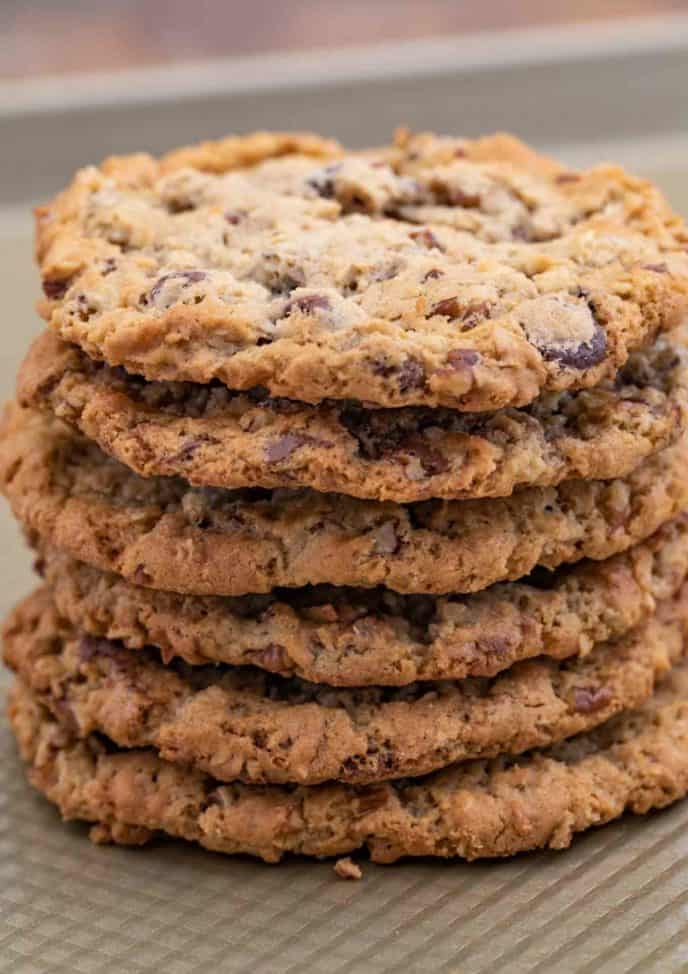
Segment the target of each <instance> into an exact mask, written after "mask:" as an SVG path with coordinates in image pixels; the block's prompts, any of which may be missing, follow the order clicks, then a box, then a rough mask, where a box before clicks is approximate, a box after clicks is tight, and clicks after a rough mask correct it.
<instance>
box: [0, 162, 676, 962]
mask: <svg viewBox="0 0 688 974" xmlns="http://www.w3.org/2000/svg"><path fill="white" fill-rule="evenodd" d="M687 168H688V159H687ZM664 185H665V187H666V189H667V191H668V192H669V193H670V195H671V197H672V200H673V202H674V204H675V205H677V206H682V208H683V209H684V211H688V205H686V204H688V198H683V197H684V196H685V197H688V194H687V193H686V190H685V186H686V181H685V180H684V179H683V177H682V176H681V177H680V178H678V177H677V176H676V175H674V176H672V177H671V179H669V177H666V179H665V180H664ZM0 278H1V283H2V290H3V295H4V300H5V305H4V315H5V318H4V332H3V340H2V342H1V343H0V394H1V395H2V398H6V397H7V396H8V395H9V394H10V393H11V389H12V386H13V377H14V373H15V371H16V368H17V365H18V363H19V361H20V359H21V356H22V354H23V351H24V350H25V348H26V346H27V344H28V341H29V339H30V336H31V335H32V334H33V333H35V332H36V331H38V329H39V324H38V322H37V320H36V318H35V316H34V315H33V313H32V310H31V307H32V303H33V296H34V295H35V293H36V282H35V280H34V274H33V271H32V269H31V256H30V237H29V223H28V219H27V218H26V216H25V215H23V214H21V213H20V214H19V215H17V214H16V213H11V212H6V213H2V212H1V211H0ZM31 584H32V582H31V575H30V557H29V555H28V553H27V552H26V551H25V550H24V549H23V546H22V544H21V539H20V535H19V532H18V530H17V528H16V526H15V525H14V524H13V522H12V521H11V519H10V517H9V515H8V514H7V511H6V510H5V509H3V511H2V514H1V515H0V611H1V612H2V613H3V614H4V613H5V612H6V611H7V609H8V608H9V607H10V605H11V604H12V603H13V602H14V601H15V600H16V599H17V598H18V597H20V595H22V594H23V593H25V592H27V591H28V590H29V588H30V586H31ZM6 682H7V677H6V675H5V676H3V675H1V674H0V693H1V692H2V687H3V685H4V684H6ZM163 971H164V972H165V974H187V972H188V974H190V972H195V971H204V972H205V971H212V972H214V971H218V972H246V974H249V972H251V974H263V972H265V974H287V972H290V974H292V972H293V974H296V972H299V974H319V972H322V974H337V972H345V971H346V972H361V974H363V972H366V974H368V972H369V974H382V972H392V971H394V972H398V971H404V972H416V971H418V972H421V971H423V972H440V971H442V972H447V974H497V972H503V971H508V972H509V974H536V972H537V974H551V972H560V971H561V972H565V974H593V972H594V974H631V972H633V974H654V972H657V974H660V972H661V974H678V972H680V971H688V802H684V803H683V804H680V805H678V806H676V807H674V808H672V809H669V810H667V811H665V812H662V813H659V814H656V815H653V816H651V817H649V818H648V819H645V820H638V819H633V818H628V819H626V820H624V821H622V822H620V823H617V824H615V825H612V826H609V827H607V828H604V829H601V830H598V831H596V832H592V833H589V834H586V835H584V836H581V837H580V838H579V839H578V841H577V842H576V843H575V845H574V847H573V848H572V849H571V850H569V851H568V852H565V853H545V854H537V855H530V856H520V857H518V858H516V859H513V860H511V861H509V862H505V863H487V864H485V863H474V864H470V865H469V864H463V863H433V862H406V863H401V864H398V865H396V866H391V867H390V866H388V867H376V866H372V865H364V878H363V880H362V881H361V882H358V883H353V882H344V881H342V880H340V879H338V878H337V877H336V876H335V874H334V872H333V870H332V864H331V863H310V862H306V861H300V860H291V861H288V862H285V863H283V864H282V865H281V866H279V867H275V866H266V865H263V864H261V863H256V862H253V861H251V860H248V859H239V858H234V859H230V858H224V857H221V856H215V855H211V854H210V853H205V852H203V851H201V850H200V849H194V848H186V847H184V846H183V845H181V844H179V843H177V844H175V843H160V844H158V845H155V846H152V847H149V848H147V849H142V850H127V849H113V848H104V849H103V848H95V847H93V846H91V845H90V844H89V842H88V841H87V838H86V828H85V827H83V826H81V825H75V824H70V825H63V824H62V823H61V822H60V820H59V817H58V815H57V814H56V812H55V811H54V810H53V809H52V808H51V807H50V806H49V805H48V804H47V803H46V802H45V801H43V800H42V799H41V798H40V797H39V796H38V795H35V794H34V793H33V792H32V791H31V790H30V788H29V787H28V786H27V784H26V783H25V780H24V776H23V772H22V769H21V766H20V764H19V762H18V760H17V758H16V755H15V750H14V746H13V743H12V740H11V737H10V734H9V731H8V730H7V728H6V725H5V724H4V722H0V974H48V972H56V974H57V972H62V974H75V972H84V974H158V972H163Z"/></svg>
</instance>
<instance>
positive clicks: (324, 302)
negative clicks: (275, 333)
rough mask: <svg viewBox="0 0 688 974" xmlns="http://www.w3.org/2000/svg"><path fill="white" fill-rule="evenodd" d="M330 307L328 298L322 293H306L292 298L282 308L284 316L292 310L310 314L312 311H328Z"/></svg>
mask: <svg viewBox="0 0 688 974" xmlns="http://www.w3.org/2000/svg"><path fill="white" fill-rule="evenodd" d="M331 308H332V305H331V304H330V300H329V298H327V297H325V295H324V294H306V295H304V296H303V297H300V298H294V300H293V301H290V302H289V304H288V305H287V306H286V308H285V309H284V315H285V317H286V316H288V315H290V314H291V313H292V311H294V310H297V311H300V312H301V313H302V314H305V315H310V314H313V312H314V311H317V310H321V311H330V310H331Z"/></svg>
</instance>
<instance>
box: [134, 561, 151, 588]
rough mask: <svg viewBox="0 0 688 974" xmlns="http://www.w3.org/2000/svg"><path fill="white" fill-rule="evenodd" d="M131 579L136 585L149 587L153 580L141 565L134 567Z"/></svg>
mask: <svg viewBox="0 0 688 974" xmlns="http://www.w3.org/2000/svg"><path fill="white" fill-rule="evenodd" d="M133 579H134V582H135V583H136V584H137V585H150V583H151V582H152V581H153V579H152V578H151V576H150V575H149V574H148V572H147V571H146V570H145V568H144V567H143V565H137V566H136V570H135V571H134V574H133Z"/></svg>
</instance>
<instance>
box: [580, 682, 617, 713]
mask: <svg viewBox="0 0 688 974" xmlns="http://www.w3.org/2000/svg"><path fill="white" fill-rule="evenodd" d="M611 699H612V691H611V690H610V689H609V687H576V689H575V690H574V693H573V706H574V709H575V710H576V711H577V712H578V713H579V714H592V713H595V711H596V710H601V709H602V707H605V706H606V705H607V704H608V703H609V701H610V700H611Z"/></svg>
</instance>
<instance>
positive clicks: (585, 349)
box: [540, 325, 607, 369]
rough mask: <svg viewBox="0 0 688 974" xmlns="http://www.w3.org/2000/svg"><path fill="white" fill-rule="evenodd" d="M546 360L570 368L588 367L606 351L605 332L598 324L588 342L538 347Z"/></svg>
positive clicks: (600, 359) (597, 360)
mask: <svg viewBox="0 0 688 974" xmlns="http://www.w3.org/2000/svg"><path fill="white" fill-rule="evenodd" d="M540 351H541V352H542V355H543V358H545V359H547V361H550V362H551V361H556V362H561V364H562V365H567V366H569V368H572V369H589V368H591V367H592V366H593V365H597V363H598V362H601V361H602V359H603V358H604V356H605V353H606V351H607V334H606V332H605V331H604V329H602V328H600V326H599V325H596V326H595V332H594V334H593V336H592V338H591V339H590V341H589V342H582V343H581V344H580V345H569V344H566V345H562V346H556V345H552V346H549V347H548V346H544V347H543V348H540Z"/></svg>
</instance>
